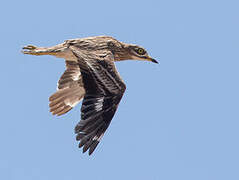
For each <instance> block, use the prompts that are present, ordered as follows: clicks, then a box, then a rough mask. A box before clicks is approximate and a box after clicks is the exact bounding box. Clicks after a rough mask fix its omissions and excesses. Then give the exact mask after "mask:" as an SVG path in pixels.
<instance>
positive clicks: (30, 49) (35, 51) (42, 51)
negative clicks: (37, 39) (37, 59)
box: [22, 45, 62, 56]
mask: <svg viewBox="0 0 239 180" xmlns="http://www.w3.org/2000/svg"><path fill="white" fill-rule="evenodd" d="M22 49H23V50H22V53H24V54H31V55H36V56H40V55H57V53H59V52H60V51H61V50H62V48H60V47H59V46H53V47H49V48H45V47H36V46H33V45H28V46H25V47H23V48H22Z"/></svg>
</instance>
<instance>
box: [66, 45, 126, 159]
mask: <svg viewBox="0 0 239 180" xmlns="http://www.w3.org/2000/svg"><path fill="white" fill-rule="evenodd" d="M70 48H71V50H72V52H73V53H74V55H75V56H76V57H77V58H78V61H79V63H80V69H81V74H82V78H83V84H84V88H85V91H86V94H85V96H84V99H83V103H82V107H81V120H80V122H79V123H78V124H77V126H76V127H75V133H76V134H77V137H76V139H77V140H78V141H80V144H79V147H82V146H84V147H83V152H86V151H87V150H88V149H89V155H90V154H91V153H92V152H93V151H94V150H95V148H96V146H97V145H98V143H99V141H100V139H101V138H102V136H103V135H104V132H105V131H106V129H107V128H108V126H109V124H110V122H111V120H112V118H113V116H114V114H115V111H116V109H117V107H118V104H119V102H120V100H121V98H122V96H123V93H124V91H125V88H126V86H125V84H124V83H123V81H122V80H121V78H120V76H119V74H118V72H117V71H116V68H115V65H114V63H113V55H112V54H111V53H110V54H108V55H105V57H104V60H100V59H99V58H98V59H97V57H96V56H95V55H89V54H88V55H87V56H84V55H83V54H82V53H81V52H80V51H78V49H77V48H76V47H74V46H71V47H70Z"/></svg>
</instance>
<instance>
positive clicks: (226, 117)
mask: <svg viewBox="0 0 239 180" xmlns="http://www.w3.org/2000/svg"><path fill="white" fill-rule="evenodd" d="M0 4H1V5H0V20H1V28H0V34H1V43H0V47H1V54H0V59H1V71H0V77H1V90H0V91H1V93H0V97H1V105H0V106H1V121H0V122H1V125H0V142H1V148H0V179H5V180H32V179H34V180H52V179H58V180H69V179H104V180H106V179H114V180H118V179H138V180H143V179H152V180H160V179H162V180H175V179H177V180H192V179H193V180H202V179H203V180H213V179H216V180H223V179H230V180H238V179H239V171H238V169H239V153H238V152H239V145H238V139H239V131H238V127H239V111H238V108H239V85H238V77H239V70H238V67H239V53H238V52H239V51H238V48H239V33H238V32H239V23H238V19H239V11H238V6H239V3H238V1H232V0H228V1H220V0H219V1H216V0H215V1H214V0H209V1H206V0H201V1H189V0H182V1H175V0H169V1H158V0H157V1H156V0H155V1H151V0H148V1H136V0H132V1H124V0H121V1H104V0H101V1H95V2H94V1H71V0H69V1H46V0H42V1H26V0H22V1H3V2H1V3H0ZM95 35H110V36H113V37H115V38H117V39H118V40H121V41H123V42H126V43H134V44H138V45H141V46H143V47H145V48H146V49H147V50H148V53H149V54H150V55H151V56H152V57H154V58H155V59H158V60H160V65H157V64H154V63H149V62H139V61H124V62H119V63H117V68H118V70H119V72H120V74H121V76H122V78H123V79H124V81H125V83H126V85H127V90H126V93H125V95H124V96H123V99H122V101H121V103H120V106H119V108H118V111H117V113H116V115H115V117H114V119H113V121H112V123H111V125H110V127H109V128H108V130H107V132H106V134H105V135H104V137H103V139H102V142H101V143H100V144H99V146H98V147H97V149H96V151H95V152H94V154H93V155H92V156H90V157H89V156H88V155H87V154H82V149H78V147H77V142H76V141H75V135H74V131H73V130H74V127H75V125H76V124H77V122H78V121H79V120H80V105H78V106H77V107H76V108H75V109H74V110H72V111H70V112H69V113H68V114H67V115H64V116H62V117H55V116H52V115H51V114H50V113H49V111H48V110H49V109H48V97H49V95H51V94H52V93H53V92H54V91H55V90H56V82H57V80H58V78H59V77H60V75H61V74H62V73H63V71H64V69H65V67H64V61H63V60H62V59H57V58H54V57H50V56H41V57H36V56H35V57H34V56H27V55H23V54H21V53H20V50H21V47H23V46H24V45H27V44H34V45H38V46H52V45H55V44H58V43H61V42H63V41H64V40H66V39H72V38H80V37H88V36H95Z"/></svg>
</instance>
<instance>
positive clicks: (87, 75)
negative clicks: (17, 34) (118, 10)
mask: <svg viewBox="0 0 239 180" xmlns="http://www.w3.org/2000/svg"><path fill="white" fill-rule="evenodd" d="M23 49H24V50H23V51H22V52H23V53H24V54H31V55H54V56H56V57H59V58H64V59H65V61H66V70H65V72H64V73H63V75H62V76H61V77H60V80H59V81H58V86H57V91H56V92H55V93H54V94H52V95H51V96H50V98H49V101H50V104H49V106H50V112H52V114H53V115H55V114H56V115H58V116H59V115H62V114H65V113H66V112H68V111H70V110H71V109H72V108H73V107H74V106H76V105H77V104H78V103H79V102H80V101H81V99H82V98H83V97H84V99H83V102H82V107H81V120H80V122H79V123H78V124H77V126H76V127H75V133H76V134H77V136H76V139H77V140H78V141H80V144H79V147H82V146H83V152H85V151H87V150H88V149H89V154H91V153H92V152H93V151H94V150H95V148H96V146H97V145H98V143H99V141H100V140H101V138H102V136H103V135H104V133H105V131H106V129H107V128H108V126H109V124H110V122H111V120H112V118H113V116H114V114H115V111H116V109H117V107H118V104H119V102H120V100H121V98H122V96H123V93H124V91H125V88H126V86H125V84H124V82H123V80H122V79H121V78H120V76H119V73H118V72H117V70H116V68H115V65H114V61H121V60H127V59H133V60H147V61H152V62H154V63H157V61H155V60H154V59H153V58H151V57H150V56H149V55H148V54H147V52H146V51H145V50H144V49H143V48H142V47H139V46H137V45H132V44H126V43H122V42H120V41H118V40H116V39H114V38H112V37H109V36H96V37H88V38H81V39H72V40H67V41H65V42H64V43H62V44H59V45H56V46H53V47H49V48H44V47H35V46H32V45H29V46H26V47H24V48H23Z"/></svg>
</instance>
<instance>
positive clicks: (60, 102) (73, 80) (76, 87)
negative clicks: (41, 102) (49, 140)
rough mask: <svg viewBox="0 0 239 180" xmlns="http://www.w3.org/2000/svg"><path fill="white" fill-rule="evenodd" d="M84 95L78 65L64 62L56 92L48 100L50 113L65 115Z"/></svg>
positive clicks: (72, 62)
mask: <svg viewBox="0 0 239 180" xmlns="http://www.w3.org/2000/svg"><path fill="white" fill-rule="evenodd" d="M84 94H85V89H84V87H83V82H82V77H81V72H80V67H79V64H78V63H77V62H74V61H67V60H66V70H65V72H64V73H63V74H62V76H61V78H60V80H59V81H58V87H57V92H55V93H54V94H52V95H51V96H50V98H49V101H50V104H49V106H50V112H52V114H53V115H55V114H56V115H58V116H60V115H62V114H65V113H67V112H68V111H70V110H71V109H72V108H73V107H74V106H76V105H77V104H78V103H79V102H80V101H81V99H82V98H83V96H84Z"/></svg>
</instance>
